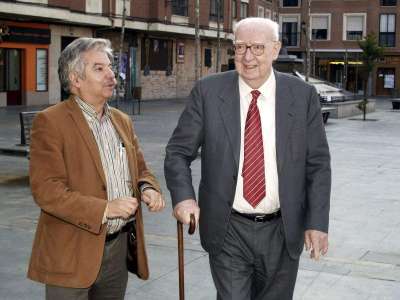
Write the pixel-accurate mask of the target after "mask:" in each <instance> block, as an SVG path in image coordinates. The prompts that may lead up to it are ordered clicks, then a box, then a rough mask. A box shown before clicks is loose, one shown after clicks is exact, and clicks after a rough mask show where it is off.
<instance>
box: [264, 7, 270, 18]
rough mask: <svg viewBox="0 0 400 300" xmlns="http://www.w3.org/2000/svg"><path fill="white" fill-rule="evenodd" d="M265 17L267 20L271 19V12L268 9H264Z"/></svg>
mask: <svg viewBox="0 0 400 300" xmlns="http://www.w3.org/2000/svg"><path fill="white" fill-rule="evenodd" d="M265 17H266V18H267V19H271V11H270V10H269V9H267V8H266V9H265Z"/></svg>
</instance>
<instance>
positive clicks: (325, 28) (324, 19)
mask: <svg viewBox="0 0 400 300" xmlns="http://www.w3.org/2000/svg"><path fill="white" fill-rule="evenodd" d="M311 35H312V39H313V40H325V41H326V40H329V39H330V15H312V16H311Z"/></svg>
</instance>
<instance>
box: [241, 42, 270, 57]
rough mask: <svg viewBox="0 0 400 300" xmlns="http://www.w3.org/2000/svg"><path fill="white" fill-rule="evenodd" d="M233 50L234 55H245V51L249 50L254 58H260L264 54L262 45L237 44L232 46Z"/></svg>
mask: <svg viewBox="0 0 400 300" xmlns="http://www.w3.org/2000/svg"><path fill="white" fill-rule="evenodd" d="M233 49H234V50H235V53H236V54H239V55H243V54H245V53H246V51H247V49H250V51H251V53H253V54H254V55H255V56H260V55H263V54H264V49H265V45H264V44H251V45H246V44H245V43H237V44H234V45H233Z"/></svg>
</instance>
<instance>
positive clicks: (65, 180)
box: [28, 98, 160, 288]
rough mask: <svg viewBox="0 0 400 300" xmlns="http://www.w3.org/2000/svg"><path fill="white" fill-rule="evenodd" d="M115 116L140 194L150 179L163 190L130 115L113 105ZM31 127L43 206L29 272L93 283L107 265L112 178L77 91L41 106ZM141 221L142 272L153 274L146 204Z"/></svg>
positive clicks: (33, 172) (45, 279) (40, 277)
mask: <svg viewBox="0 0 400 300" xmlns="http://www.w3.org/2000/svg"><path fill="white" fill-rule="evenodd" d="M111 120H112V123H113V125H114V127H115V129H116V130H117V132H118V134H119V136H120V137H121V139H122V140H123V142H124V144H125V147H126V151H127V155H128V161H129V169H130V172H131V176H132V181H133V185H134V187H135V190H136V192H135V194H136V195H134V196H136V197H138V196H139V194H138V186H139V184H141V183H145V182H146V183H149V184H150V185H152V186H153V187H154V188H155V189H156V190H158V191H160V188H159V185H158V183H157V181H156V179H155V178H154V176H153V175H152V174H151V172H150V170H149V169H148V168H147V166H146V163H145V161H144V158H143V155H142V152H141V150H140V148H139V145H138V141H137V138H136V135H135V132H134V129H133V126H132V122H131V120H130V118H129V117H128V116H127V115H125V114H124V113H122V112H120V111H118V110H116V109H111ZM31 134H32V139H31V148H30V184H31V189H32V194H33V198H34V200H35V201H36V203H37V204H38V205H39V207H40V209H41V212H40V217H39V222H38V225H37V231H36V235H35V239H34V242H33V249H32V255H31V259H30V264H29V270H28V277H29V278H30V279H32V280H35V281H39V282H42V283H45V284H51V285H57V286H64V287H74V288H85V287H89V286H90V285H91V284H92V283H93V282H94V281H95V279H96V276H97V274H98V272H99V269H100V264H101V259H102V255H103V249H104V243H105V236H106V232H105V226H104V225H102V218H103V214H104V210H105V207H106V203H107V201H106V199H107V192H106V180H105V175H104V171H103V168H102V164H101V159H100V154H99V151H98V147H97V144H96V140H95V138H94V136H93V134H92V132H91V130H90V128H89V125H88V124H87V122H86V120H85V118H84V115H83V113H82V111H81V109H80V108H79V106H78V104H77V103H76V102H75V100H73V99H72V98H70V99H68V100H67V101H64V102H61V103H59V104H57V105H54V106H52V107H50V108H48V109H46V110H44V111H42V112H40V113H39V114H38V115H37V117H36V118H35V120H34V122H33V127H32V132H31ZM136 223H137V224H136V226H137V228H136V230H137V239H138V257H139V266H138V268H139V276H140V277H141V278H143V279H147V278H148V276H149V271H148V264H147V256H146V249H145V243H144V234H143V219H142V211H141V208H140V207H139V208H138V210H137V213H136Z"/></svg>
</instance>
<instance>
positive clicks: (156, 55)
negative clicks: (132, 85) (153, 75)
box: [142, 38, 172, 71]
mask: <svg viewBox="0 0 400 300" xmlns="http://www.w3.org/2000/svg"><path fill="white" fill-rule="evenodd" d="M146 66H148V68H149V70H158V71H166V70H168V69H171V68H172V41H170V40H166V39H157V38H144V39H143V40H142V70H144V69H145V67H146Z"/></svg>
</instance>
